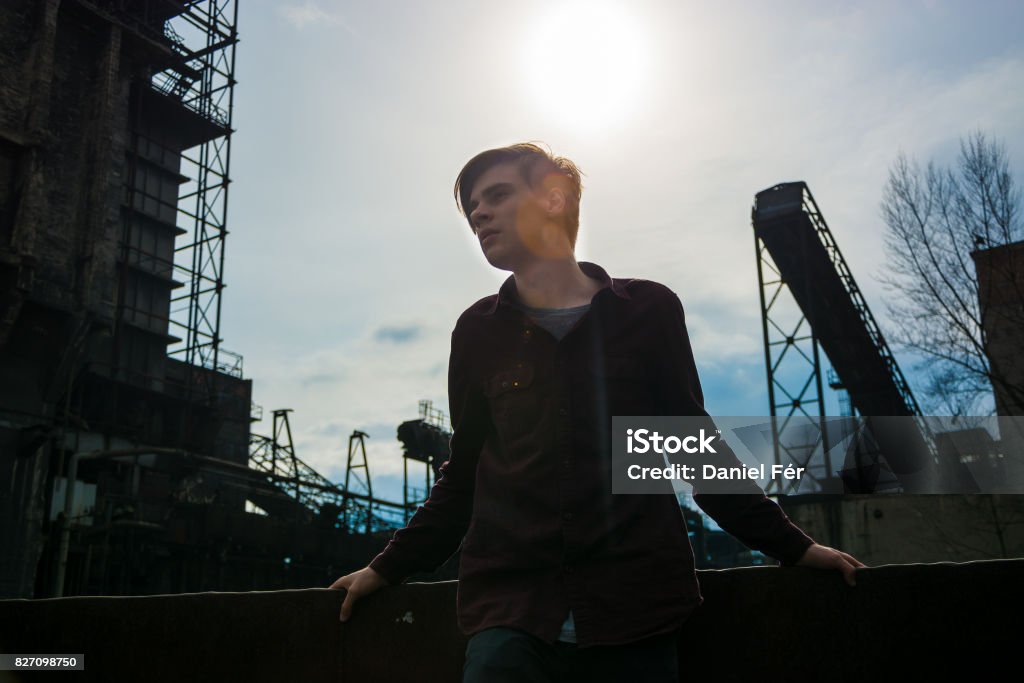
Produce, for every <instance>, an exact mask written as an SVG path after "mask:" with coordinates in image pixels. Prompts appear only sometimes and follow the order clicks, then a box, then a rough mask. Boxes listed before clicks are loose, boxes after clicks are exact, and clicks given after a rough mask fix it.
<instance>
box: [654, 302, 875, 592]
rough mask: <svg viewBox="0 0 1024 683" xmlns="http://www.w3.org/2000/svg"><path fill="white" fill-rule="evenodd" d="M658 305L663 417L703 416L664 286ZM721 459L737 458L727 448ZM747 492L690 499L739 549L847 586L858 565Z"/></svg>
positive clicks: (756, 490) (693, 369) (753, 487)
mask: <svg viewBox="0 0 1024 683" xmlns="http://www.w3.org/2000/svg"><path fill="white" fill-rule="evenodd" d="M663 295H664V302H663V305H662V306H661V307H660V309H659V313H660V318H661V322H662V328H663V329H662V333H663V342H664V344H663V346H662V351H663V356H662V358H661V368H662V370H663V372H662V373H661V375H660V376H661V377H663V378H664V382H663V384H662V387H661V391H662V396H661V398H662V405H663V406H665V414H666V415H693V416H704V417H708V418H709V421H710V417H709V416H708V413H707V411H706V410H705V409H704V393H703V391H702V389H701V386H700V379H699V378H698V376H697V366H696V364H695V362H694V359H693V350H692V348H691V345H690V337H689V334H688V333H687V331H686V321H685V315H684V313H683V306H682V303H681V302H680V301H679V297H678V296H676V295H675V293H673V292H671V290H669V289H667V288H665V289H664V292H663ZM718 443H720V444H721V445H722V446H724V452H723V453H722V455H723V457H725V458H729V459H732V460H736V461H737V462H738V459H737V458H736V455H735V454H734V453H733V452H732V450H731V449H729V448H728V446H727V445H726V444H725V443H724V442H722V441H719V442H718ZM744 483H745V484H747V486H746V488H747V489H748V491H746V492H743V493H729V494H701V493H699V492H695V493H694V496H693V500H694V502H695V503H697V505H699V506H700V507H701V509H702V510H704V511H705V512H706V513H708V515H710V516H711V517H712V519H714V520H715V521H716V522H717V523H718V525H719V526H721V527H722V529H724V530H725V531H726V532H727V533H729V534H730V535H732V536H734V537H736V538H737V539H739V540H740V542H742V543H743V544H744V545H746V546H747V547H749V548H752V549H754V550H758V551H760V552H763V553H765V554H766V555H769V556H771V557H774V558H775V559H777V560H779V562H780V563H782V564H783V565H784V566H785V565H802V566H812V567H818V568H823V569H824V568H829V569H833V568H834V569H840V570H841V571H843V574H844V577H845V578H846V580H847V582H848V583H850V584H851V585H853V570H854V568H855V567H863V566H864V565H863V564H861V563H860V562H858V561H857V560H856V559H855V558H853V557H852V556H850V555H847V554H846V553H842V552H840V551H838V550H834V549H832V548H827V547H825V546H821V545H818V544H817V543H815V541H814V539H812V538H811V537H810V536H808V535H807V534H805V533H804V532H803V531H802V530H801V529H800V528H799V527H798V526H796V525H795V524H793V522H792V521H790V519H789V517H788V516H787V515H786V513H785V512H783V510H782V508H780V507H779V506H778V504H776V503H775V502H774V501H772V500H771V499H770V498H768V497H767V496H765V495H764V492H763V491H762V490H761V489H760V487H758V486H757V484H755V483H754V482H752V481H745V482H744Z"/></svg>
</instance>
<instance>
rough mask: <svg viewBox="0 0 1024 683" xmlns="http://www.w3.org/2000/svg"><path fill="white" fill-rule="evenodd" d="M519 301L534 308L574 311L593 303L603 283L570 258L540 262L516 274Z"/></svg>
mask: <svg viewBox="0 0 1024 683" xmlns="http://www.w3.org/2000/svg"><path fill="white" fill-rule="evenodd" d="M513 277H515V282H516V292H517V294H518V295H519V301H520V302H521V303H522V304H523V305H524V306H529V307H530V308H572V307H574V306H583V305H586V304H589V303H590V300H591V299H593V298H594V295H595V294H596V293H597V292H598V291H599V290H600V289H601V283H600V282H598V281H597V280H594V279H592V278H590V277H588V276H587V275H586V273H584V272H583V271H582V270H581V269H580V266H579V264H578V263H577V262H576V259H575V257H573V256H571V255H570V256H569V257H568V258H566V259H559V260H555V259H552V260H543V261H541V260H538V261H533V262H531V263H529V264H528V265H526V266H523V267H522V268H520V269H518V270H516V271H514V272H513Z"/></svg>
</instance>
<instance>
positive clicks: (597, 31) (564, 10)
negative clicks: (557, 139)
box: [526, 0, 649, 130]
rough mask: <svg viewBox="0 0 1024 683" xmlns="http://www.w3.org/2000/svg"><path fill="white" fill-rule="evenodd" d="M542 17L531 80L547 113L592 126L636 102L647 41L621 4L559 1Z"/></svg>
mask: <svg viewBox="0 0 1024 683" xmlns="http://www.w3.org/2000/svg"><path fill="white" fill-rule="evenodd" d="M541 21H542V22H543V23H542V25H541V28H540V30H539V31H538V32H537V33H536V34H535V35H534V39H533V40H532V41H531V42H530V43H528V45H527V54H526V60H527V64H528V65H529V69H528V72H527V74H528V75H527V77H528V79H529V85H530V87H531V89H532V90H533V91H534V94H535V95H536V97H537V98H538V102H539V103H540V106H541V107H542V108H543V109H544V111H545V112H546V113H548V114H551V115H557V116H558V117H560V118H561V119H562V120H563V122H564V123H568V124H571V125H573V126H578V127H582V128H586V129H590V130H594V129H600V128H605V127H607V126H609V125H611V124H614V123H616V122H619V121H622V120H623V119H624V118H625V117H626V115H627V114H628V113H629V112H630V111H632V110H634V109H635V108H636V106H637V100H638V98H639V96H640V94H641V92H642V91H643V85H644V82H645V81H646V77H647V72H648V61H649V59H648V50H647V43H646V41H645V40H644V39H643V37H642V35H641V31H640V30H639V28H638V26H637V24H636V22H635V21H634V20H633V18H632V17H631V16H630V15H629V14H628V13H627V12H626V11H625V9H624V8H623V7H622V6H621V5H618V4H613V3H611V2H595V1H593V0H592V1H591V2H568V3H559V4H558V5H556V6H555V7H553V8H552V9H551V11H550V12H549V13H548V14H547V15H545V16H542V17H541Z"/></svg>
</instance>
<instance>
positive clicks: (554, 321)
mask: <svg viewBox="0 0 1024 683" xmlns="http://www.w3.org/2000/svg"><path fill="white" fill-rule="evenodd" d="M517 305H518V307H519V310H521V311H522V312H523V313H526V315H528V316H529V317H530V319H531V320H533V322H535V323H537V324H538V325H540V326H541V327H543V328H544V329H545V330H547V331H548V332H550V333H551V334H552V335H554V337H555V339H557V340H559V341H561V340H562V338H563V337H565V335H567V334H569V330H571V329H572V327H573V325H575V324H576V321H578V320H579V319H580V318H582V317H583V314H584V313H586V312H587V310H588V309H589V308H590V304H583V305H582V306H573V307H572V308H531V307H529V306H524V305H523V304H517Z"/></svg>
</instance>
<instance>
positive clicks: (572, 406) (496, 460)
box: [331, 144, 864, 683]
mask: <svg viewBox="0 0 1024 683" xmlns="http://www.w3.org/2000/svg"><path fill="white" fill-rule="evenodd" d="M581 192H582V186H581V183H580V173H579V170H578V169H577V168H576V166H575V165H574V164H573V163H572V162H571V161H569V160H568V159H565V158H561V157H553V156H552V155H551V154H549V153H548V152H547V151H545V150H544V149H542V148H540V147H538V146H536V145H533V144H518V145H512V146H510V147H505V148H500V149H492V150H488V151H486V152H482V153H481V154H478V155H477V156H476V157H474V158H473V159H471V160H470V161H469V162H468V163H467V164H466V166H465V167H464V168H463V169H462V172H461V173H460V174H459V177H458V180H457V181H456V184H455V196H456V201H457V202H458V204H459V207H460V209H461V210H462V212H463V213H464V215H465V216H466V217H467V219H468V221H469V225H470V228H471V229H472V230H473V232H474V234H475V235H476V236H477V238H478V239H479V241H480V247H481V249H482V250H483V253H484V257H485V258H486V259H487V261H488V262H489V263H490V264H491V265H493V266H494V267H496V268H500V269H502V270H508V271H511V272H512V275H511V276H510V277H509V278H508V279H507V280H506V281H505V283H504V284H503V285H502V287H501V289H500V291H499V292H498V294H497V295H493V296H489V297H486V298H484V299H481V300H480V301H478V302H476V303H475V304H473V305H472V306H470V307H469V308H468V309H466V311H465V312H464V313H463V314H462V316H461V317H460V318H459V320H458V322H457V323H456V325H455V330H454V331H453V333H452V350H451V358H450V364H449V401H450V413H451V420H452V427H453V430H454V431H453V435H452V439H451V457H450V459H449V460H448V461H447V462H446V463H445V464H444V465H443V466H442V467H441V473H442V476H441V477H440V478H439V479H438V481H437V483H436V484H435V485H434V487H433V489H432V491H431V493H430V497H429V499H428V500H427V501H426V502H425V503H424V504H423V506H422V507H420V508H419V510H418V511H417V512H416V514H415V515H414V516H413V517H412V519H411V520H410V522H409V525H408V526H407V527H406V528H404V529H401V530H399V531H398V532H396V533H395V535H394V538H393V539H392V541H391V542H390V543H389V544H388V546H387V547H386V548H385V549H384V551H383V552H381V553H380V554H379V555H378V556H377V557H376V558H374V559H373V561H372V562H370V565H369V566H368V567H366V568H364V569H362V570H360V571H357V572H355V573H353V574H349V575H347V576H344V577H342V578H340V579H338V580H337V581H335V582H334V583H333V584H332V585H331V588H345V589H347V591H348V593H347V595H346V597H345V600H344V604H343V605H342V608H341V619H342V621H345V620H346V619H348V617H349V615H350V614H351V611H352V606H353V604H354V603H355V601H356V600H358V599H359V598H360V597H362V596H364V595H366V594H368V593H370V592H373V591H374V590H376V589H378V588H380V587H381V586H383V585H386V584H388V583H392V584H395V583H399V582H401V581H402V580H403V579H404V578H405V577H407V576H409V575H410V574H413V573H415V572H417V571H424V570H426V571H429V570H431V569H433V568H436V567H437V566H439V565H440V564H442V563H443V562H444V561H445V560H446V559H447V558H448V557H449V556H450V555H451V554H452V553H453V552H454V551H455V550H456V549H457V548H458V547H459V544H460V543H462V556H461V559H460V567H459V588H458V615H459V623H460V626H461V628H462V629H463V631H464V632H465V633H466V634H467V635H470V636H471V638H470V641H469V645H468V647H467V651H466V666H465V671H464V681H466V682H467V683H468V682H470V681H472V682H476V681H487V682H496V681H535V680H536V681H556V680H563V677H565V676H569V675H572V676H579V677H581V680H595V681H596V680H610V681H620V680H632V681H637V682H638V681H676V680H677V679H678V670H677V653H676V646H675V634H676V630H677V629H678V627H679V626H680V625H681V624H682V623H683V622H684V621H685V620H686V618H687V616H688V615H689V614H690V613H691V612H692V611H693V610H694V609H695V608H696V607H697V605H699V604H700V602H701V600H702V599H701V597H700V593H699V588H698V585H697V577H696V573H695V571H694V560H693V552H692V550H691V548H690V544H689V539H688V536H687V533H686V528H685V522H684V520H683V517H682V513H681V511H680V509H679V505H678V502H677V500H676V497H675V496H674V495H672V494H671V493H665V494H652V495H613V494H612V492H611V488H612V483H611V482H612V477H611V466H610V463H611V455H610V452H611V417H612V416H613V415H696V416H707V413H706V412H705V410H704V406H703V395H702V392H701V387H700V382H699V380H698V378H697V371H696V367H695V365H694V361H693V355H692V352H691V349H690V342H689V338H688V336H687V332H686V326H685V322H684V318H683V309H682V306H681V304H680V302H679V299H678V298H677V297H676V295H675V294H674V293H673V292H672V291H671V290H669V289H668V288H667V287H665V286H663V285H660V284H657V283H655V282H651V281H647V280H628V279H618V278H616V279H612V278H610V277H609V276H608V275H607V273H606V272H605V271H604V270H603V269H602V268H600V267H599V266H597V265H594V264H592V263H585V262H584V263H578V262H577V261H576V259H575V255H574V247H575V243H576V234H577V230H578V227H579V201H580V196H581ZM695 500H696V502H697V503H698V504H699V505H700V506H701V507H702V508H703V509H704V510H705V511H706V512H708V513H709V514H710V515H711V516H712V517H713V518H714V519H715V520H716V521H717V522H718V523H719V524H720V525H721V526H722V528H723V529H725V530H726V531H728V532H729V533H731V534H732V535H734V536H736V537H737V538H739V539H740V540H741V541H743V542H744V543H745V544H747V545H748V546H750V547H752V548H755V549H757V550H761V551H763V552H765V553H767V554H768V555H771V556H773V557H775V558H777V559H778V560H780V562H781V563H782V564H784V565H804V566H811V567H819V568H823V569H839V570H840V571H842V573H843V575H844V578H845V579H846V581H847V582H848V583H849V584H850V585H853V583H854V571H855V568H856V567H863V566H864V565H862V564H861V563H860V562H858V561H857V560H856V559H855V558H853V557H851V556H850V555H847V554H846V553H842V552H840V551H837V550H834V549H832V548H826V547H824V546H821V545H818V544H816V543H815V542H814V541H813V540H812V539H811V538H810V537H808V536H807V535H805V534H804V533H803V532H802V531H801V530H800V529H798V528H797V527H796V526H795V525H793V524H792V523H791V522H790V521H789V519H788V518H787V517H786V515H785V514H784V513H783V512H782V510H781V509H780V508H779V507H778V505H776V504H775V503H774V502H772V501H771V500H770V499H768V498H766V497H765V496H764V494H763V493H761V492H760V490H757V492H756V493H754V492H752V493H743V494H729V495H710V494H709V495H704V496H701V495H696V496H695Z"/></svg>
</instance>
